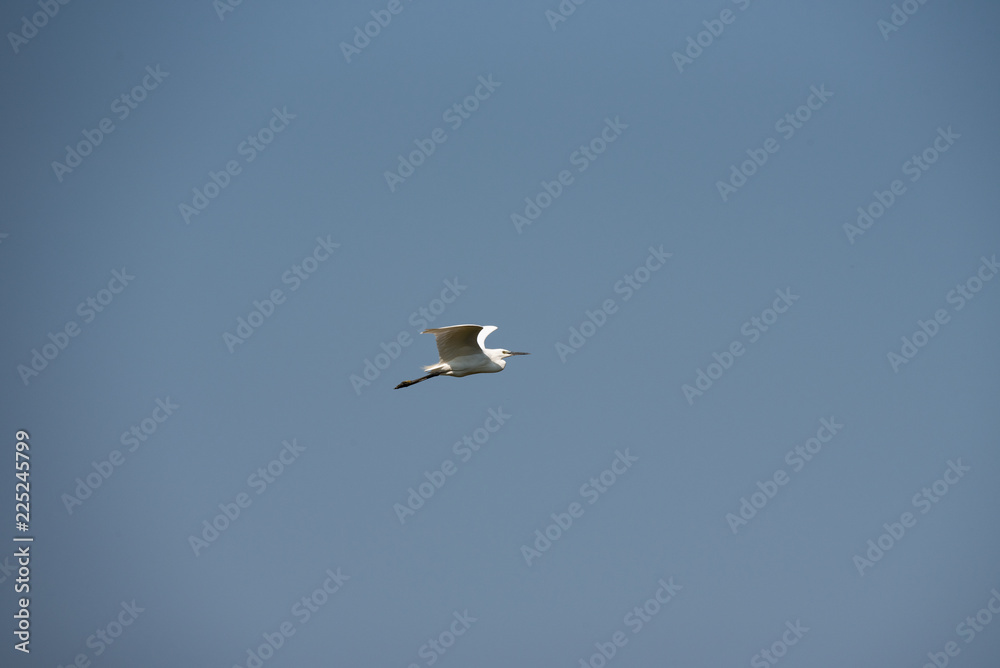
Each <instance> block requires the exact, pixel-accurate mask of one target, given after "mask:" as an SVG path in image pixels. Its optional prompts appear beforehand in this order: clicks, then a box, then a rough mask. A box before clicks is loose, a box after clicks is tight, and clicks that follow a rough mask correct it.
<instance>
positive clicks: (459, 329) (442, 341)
mask: <svg viewBox="0 0 1000 668" xmlns="http://www.w3.org/2000/svg"><path fill="white" fill-rule="evenodd" d="M496 329H497V328H496V326H495V325H486V326H485V327H484V326H482V325H452V326H451V327H439V328H437V329H425V330H424V331H423V332H421V334H433V335H434V340H435V342H436V343H437V348H438V355H439V356H440V357H441V361H442V362H447V361H449V360H453V359H455V358H456V357H462V356H464V355H477V354H479V353H481V352H483V347H484V344H485V342H486V337H487V336H489V335H490V334H491V333H492V332H494V331H496Z"/></svg>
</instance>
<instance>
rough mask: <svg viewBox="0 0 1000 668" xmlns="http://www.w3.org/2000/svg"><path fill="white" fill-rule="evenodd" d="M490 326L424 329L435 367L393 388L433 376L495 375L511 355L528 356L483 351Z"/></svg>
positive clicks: (427, 368)
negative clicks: (436, 358) (431, 343)
mask: <svg viewBox="0 0 1000 668" xmlns="http://www.w3.org/2000/svg"><path fill="white" fill-rule="evenodd" d="M496 329H497V328H496V327H495V326H493V325H487V326H485V327H484V326H482V325H452V326H451V327H439V328H437V329H425V330H424V331H423V332H421V334H433V335H434V339H435V341H436V342H437V348H438V355H439V356H440V358H441V359H440V361H438V363H437V364H431V365H430V366H425V367H424V371H429V372H430V373H429V374H427V375H426V376H424V377H423V378H417V379H416V380H404V381H403V382H402V383H400V384H399V385H397V386H396V389H397V390H398V389H399V388H401V387H409V386H410V385H414V384H416V383H419V382H420V381H422V380H427V379H428V378H433V377H434V376H455V377H456V378H461V377H463V376H471V375H472V374H474V373H496V372H498V371H503V370H504V367H505V366H507V360H506V358H507V357H511V356H513V355H528V354H529V353H512V352H510V351H509V350H504V349H502V348H487V347H486V346H485V345H484V344H485V342H486V337H487V336H489V335H490V334H491V333H492V332H494V331H496Z"/></svg>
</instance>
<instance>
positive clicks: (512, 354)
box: [511, 353, 531, 356]
mask: <svg viewBox="0 0 1000 668" xmlns="http://www.w3.org/2000/svg"><path fill="white" fill-rule="evenodd" d="M530 354H531V353H511V356H514V355H530Z"/></svg>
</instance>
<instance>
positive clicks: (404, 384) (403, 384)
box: [393, 371, 441, 390]
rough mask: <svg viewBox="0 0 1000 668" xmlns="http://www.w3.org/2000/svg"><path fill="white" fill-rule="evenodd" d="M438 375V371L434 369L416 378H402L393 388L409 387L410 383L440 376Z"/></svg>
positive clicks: (413, 383) (439, 373) (414, 383)
mask: <svg viewBox="0 0 1000 668" xmlns="http://www.w3.org/2000/svg"><path fill="white" fill-rule="evenodd" d="M440 375H441V372H440V371H435V372H434V373H429V374H427V375H426V376H424V377H423V378H417V379H416V380H404V381H403V382H402V383H400V384H399V385H397V386H396V387H394V388H393V389H394V390H398V389H399V388H401V387H409V386H410V385H416V384H417V383H419V382H420V381H422V380H427V379H428V378H433V377H434V376H440Z"/></svg>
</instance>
